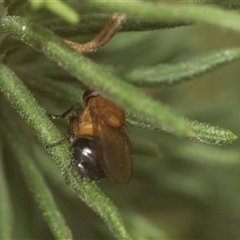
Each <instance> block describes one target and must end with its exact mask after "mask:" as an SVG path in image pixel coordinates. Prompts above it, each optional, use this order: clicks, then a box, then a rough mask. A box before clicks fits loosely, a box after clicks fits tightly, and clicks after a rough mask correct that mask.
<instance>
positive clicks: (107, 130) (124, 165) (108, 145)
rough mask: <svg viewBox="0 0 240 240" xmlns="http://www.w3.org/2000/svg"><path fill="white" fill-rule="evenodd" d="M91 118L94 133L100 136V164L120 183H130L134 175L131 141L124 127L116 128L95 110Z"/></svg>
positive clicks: (107, 173) (108, 174) (111, 177)
mask: <svg viewBox="0 0 240 240" xmlns="http://www.w3.org/2000/svg"><path fill="white" fill-rule="evenodd" d="M91 118H92V123H93V128H94V133H96V134H97V135H98V136H99V140H100V143H99V148H101V151H99V152H102V155H103V158H102V159H101V161H100V164H101V166H102V168H103V170H104V171H105V173H106V175H107V176H108V177H109V178H110V179H112V180H114V181H117V182H119V183H128V182H129V181H130V178H131V175H132V167H133V166H132V165H133V163H132V149H131V142H130V140H129V138H128V136H127V135H126V133H125V132H124V129H123V127H121V128H114V127H112V126H110V125H108V124H107V123H105V122H104V121H103V120H102V119H101V118H99V117H98V116H97V115H96V114H95V113H94V112H93V111H91Z"/></svg>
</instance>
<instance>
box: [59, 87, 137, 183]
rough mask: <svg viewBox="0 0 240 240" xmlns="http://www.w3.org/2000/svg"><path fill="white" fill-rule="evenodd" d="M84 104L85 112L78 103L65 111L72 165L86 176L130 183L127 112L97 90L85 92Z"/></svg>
mask: <svg viewBox="0 0 240 240" xmlns="http://www.w3.org/2000/svg"><path fill="white" fill-rule="evenodd" d="M83 103H84V109H83V112H82V114H81V112H80V109H79V107H78V106H74V107H72V108H71V109H69V110H68V111H66V112H65V113H63V114H62V117H65V116H66V115H68V114H69V130H68V141H69V143H70V152H71V162H70V166H73V167H74V168H75V169H76V170H77V172H78V173H79V175H80V176H81V177H83V178H87V179H90V180H100V179H102V178H104V177H107V178H109V179H111V180H113V181H116V182H119V183H128V182H129V181H130V178H131V174H132V166H133V162H132V150H131V142H130V140H129V138H128V136H127V135H126V133H125V130H124V123H125V111H124V110H123V109H122V108H121V107H120V106H118V105H117V104H115V103H114V102H112V101H110V100H109V99H107V98H105V97H103V96H101V95H99V94H98V93H97V92H96V91H95V90H93V89H88V90H86V91H85V92H84V94H83Z"/></svg>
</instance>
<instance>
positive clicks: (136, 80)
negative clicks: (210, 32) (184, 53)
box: [124, 48, 240, 87]
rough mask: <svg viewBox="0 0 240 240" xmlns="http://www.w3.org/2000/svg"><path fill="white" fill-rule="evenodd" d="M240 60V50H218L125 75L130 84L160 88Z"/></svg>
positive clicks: (139, 69)
mask: <svg viewBox="0 0 240 240" xmlns="http://www.w3.org/2000/svg"><path fill="white" fill-rule="evenodd" d="M239 58H240V48H232V49H224V50H218V51H215V52H213V53H207V54H205V55H203V56H198V57H195V58H192V59H189V60H188V61H186V62H181V63H177V64H172V65H170V64H169V65H164V64H163V65H158V66H154V67H141V68H135V69H134V70H133V71H131V72H129V73H127V74H126V75H124V78H126V79H127V81H128V82H129V83H132V84H134V85H137V86H141V87H160V86H162V85H172V84H179V83H183V82H185V81H188V80H193V78H194V77H197V76H201V75H203V74H205V73H207V72H210V71H213V70H215V69H216V68H219V67H220V66H223V65H227V64H229V63H231V62H233V61H236V60H238V59H239Z"/></svg>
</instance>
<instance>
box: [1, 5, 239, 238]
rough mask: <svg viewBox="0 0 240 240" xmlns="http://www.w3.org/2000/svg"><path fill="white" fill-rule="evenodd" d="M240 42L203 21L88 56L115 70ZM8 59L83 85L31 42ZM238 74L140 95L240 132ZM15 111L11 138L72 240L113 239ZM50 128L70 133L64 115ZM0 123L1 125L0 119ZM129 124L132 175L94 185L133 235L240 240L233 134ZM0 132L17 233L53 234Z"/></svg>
mask: <svg viewBox="0 0 240 240" xmlns="http://www.w3.org/2000/svg"><path fill="white" fill-rule="evenodd" d="M75 7H76V8H77V9H78V8H79V11H84V8H83V7H82V5H81V4H80V3H79V5H78V4H77V3H75ZM80 9H81V10H80ZM86 9H87V11H90V10H89V9H91V8H86ZM91 11H92V9H91ZM29 12H30V10H29V9H28V7H26V8H23V9H21V11H20V12H18V14H19V15H22V16H26V17H27V18H29V19H35V20H36V21H37V22H39V23H40V24H41V21H43V20H46V18H49V20H48V21H51V19H55V18H56V17H55V16H54V15H53V14H51V13H49V12H47V11H46V10H41V11H38V12H34V13H32V12H31V14H29ZM92 38H93V35H87V36H83V37H79V36H78V37H76V38H73V39H74V40H76V41H79V42H86V41H88V40H91V39H92ZM239 40H240V36H239V34H235V33H233V32H230V31H227V30H219V29H216V28H214V27H210V26H205V25H192V26H187V27H186V26H183V27H176V28H169V29H161V30H154V31H145V32H121V33H119V34H117V35H116V36H115V37H114V38H113V39H112V40H111V41H110V42H109V43H108V44H107V45H106V46H104V47H103V48H101V49H99V50H98V51H97V52H92V53H88V54H86V56H88V57H89V58H90V59H92V60H93V61H94V62H96V63H98V64H100V65H103V66H106V69H111V71H115V73H116V74H121V72H124V71H127V70H129V69H134V68H135V67H141V66H154V65H157V64H171V63H178V62H181V61H185V60H188V59H189V58H191V57H194V56H197V55H200V54H204V53H207V52H209V51H212V50H220V49H224V48H231V47H236V46H238V44H239ZM4 62H5V63H6V64H7V65H8V66H10V67H11V68H12V69H13V70H16V71H17V69H24V70H25V71H26V70H27V71H29V72H30V73H31V72H34V71H35V70H36V69H37V70H38V72H39V74H42V76H50V77H51V78H53V79H54V80H55V81H63V82H69V84H73V85H74V86H76V87H79V88H81V89H85V88H84V87H83V86H81V85H80V84H79V83H77V82H75V81H74V79H73V78H71V77H70V76H68V75H67V73H65V72H63V71H62V70H61V69H60V68H59V67H58V66H57V65H55V64H54V63H53V62H51V61H50V60H47V59H46V58H45V57H44V56H43V55H41V54H40V53H36V52H35V51H34V50H32V49H30V48H28V47H23V48H16V49H13V50H12V51H9V52H7V54H6V55H5V57H4ZM239 75H240V68H239V62H234V63H231V64H229V65H226V66H224V67H221V68H219V69H218V70H215V71H213V72H210V73H207V74H204V75H203V76H201V77H197V78H195V79H193V80H192V81H189V82H187V83H183V84H180V85H175V86H169V87H159V88H153V89H151V88H140V87H139V91H144V92H146V94H148V95H150V96H152V97H153V98H154V99H156V100H159V101H162V102H164V103H166V104H167V105H169V106H170V107H171V108H172V109H174V110H175V111H176V112H178V113H179V114H181V115H183V116H185V117H186V118H189V119H195V120H198V121H202V122H207V123H210V124H211V125H215V126H220V127H223V128H226V129H229V130H231V131H233V132H234V133H235V134H236V135H237V136H238V135H239V132H240V126H239V119H240V111H239V102H240V91H239V89H240V81H239ZM66 77H67V79H66ZM22 80H23V81H24V79H22ZM33 94H34V96H35V97H36V99H37V100H38V102H39V103H40V104H41V106H43V107H44V108H45V109H46V110H47V112H50V113H53V114H60V113H62V112H64V110H66V109H67V108H68V107H70V105H69V103H67V102H60V101H58V100H55V99H51V97H49V96H45V95H44V94H40V93H39V92H34V91H33ZM0 102H1V106H4V108H9V109H11V106H10V105H9V104H8V103H7V101H6V100H5V99H4V98H3V97H2V96H1V95H0ZM79 102H81V95H80V96H79ZM1 108H3V107H1ZM9 112H12V111H11V110H9ZM12 114H13V115H11V116H12V117H11V121H14V122H16V124H17V125H19V126H20V127H19V128H21V129H19V133H14V134H22V136H21V138H22V139H23V141H22V147H23V148H27V149H28V152H29V157H31V158H32V159H33V161H34V162H35V164H36V165H37V166H38V168H39V169H40V171H41V172H42V174H43V176H44V178H45V179H46V181H47V183H48V184H49V186H50V189H51V190H52V192H53V195H54V198H55V200H56V202H57V204H58V206H59V208H60V209H61V211H62V213H63V215H64V217H65V218H66V222H67V224H68V226H69V227H70V229H71V231H72V234H73V236H74V239H110V238H112V234H111V233H110V231H109V230H108V229H107V227H106V226H105V224H104V223H103V222H102V221H101V219H100V218H99V217H98V216H97V215H96V214H95V213H94V212H93V211H92V210H91V209H89V208H88V207H87V206H86V205H85V204H84V203H83V202H81V201H79V199H78V198H77V196H76V195H75V194H74V193H72V192H71V190H70V189H68V187H67V186H66V185H65V183H64V181H63V178H62V176H61V175H60V173H59V171H58V169H57V168H56V166H55V164H54V163H53V161H52V160H51V158H50V157H49V156H48V154H47V153H46V152H45V150H44V148H43V147H42V146H40V144H39V143H38V142H37V140H36V138H35V137H34V136H33V134H32V133H31V131H30V130H29V129H28V127H27V126H26V125H25V124H24V123H22V120H21V119H20V117H19V116H18V115H14V113H12ZM6 124H7V123H6ZM56 124H57V126H58V127H59V128H60V129H61V131H62V132H63V133H65V132H67V121H57V122H56ZM1 126H2V128H4V125H3V123H2V122H1ZM126 129H127V133H128V135H129V137H130V139H131V142H132V146H133V157H134V172H133V177H132V180H131V182H130V183H129V184H128V185H118V184H116V183H114V182H110V181H109V180H107V179H106V180H102V181H101V182H99V183H98V185H99V187H100V188H101V189H102V190H103V192H104V193H105V194H106V195H107V196H108V197H109V198H110V199H111V200H112V201H113V203H114V204H115V206H116V207H117V208H118V209H119V212H120V213H121V215H122V217H123V220H124V222H125V224H126V228H127V230H128V231H129V233H130V234H131V235H132V236H133V238H134V239H239V238H240V166H239V165H240V150H239V140H238V139H237V140H236V141H235V142H234V143H233V144H231V145H228V146H211V145H207V144H204V143H202V144H201V143H196V142H191V141H190V140H186V139H182V138H178V137H176V136H172V135H169V134H167V133H163V132H159V131H150V130H146V129H140V128H134V127H131V126H126ZM1 136H2V137H1V139H2V145H3V160H4V166H3V169H4V172H5V174H6V177H7V181H8V184H9V190H10V194H11V200H12V203H13V207H14V211H13V213H14V218H15V223H16V225H15V227H14V233H13V238H14V239H18V238H21V239H51V238H52V235H51V233H50V231H49V229H48V227H47V226H46V224H45V222H44V220H43V218H42V216H41V212H40V210H39V209H38V206H37V204H36V203H35V201H34V199H33V197H32V195H31V193H30V192H29V190H28V189H27V186H26V183H25V182H24V180H23V177H22V173H21V170H20V169H19V165H18V163H17V162H18V159H17V157H16V155H15V154H14V152H13V150H12V148H11V144H10V143H9V142H8V139H7V138H6V137H5V133H4V131H2V134H1Z"/></svg>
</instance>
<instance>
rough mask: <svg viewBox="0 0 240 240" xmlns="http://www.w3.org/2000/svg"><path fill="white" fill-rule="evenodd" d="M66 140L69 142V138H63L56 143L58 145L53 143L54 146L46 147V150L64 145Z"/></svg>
mask: <svg viewBox="0 0 240 240" xmlns="http://www.w3.org/2000/svg"><path fill="white" fill-rule="evenodd" d="M66 140H67V138H63V139H62V140H60V141H59V142H56V143H52V144H49V145H46V146H45V149H48V148H52V147H56V146H58V145H60V144H62V143H64V142H65V141H66Z"/></svg>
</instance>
